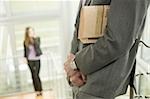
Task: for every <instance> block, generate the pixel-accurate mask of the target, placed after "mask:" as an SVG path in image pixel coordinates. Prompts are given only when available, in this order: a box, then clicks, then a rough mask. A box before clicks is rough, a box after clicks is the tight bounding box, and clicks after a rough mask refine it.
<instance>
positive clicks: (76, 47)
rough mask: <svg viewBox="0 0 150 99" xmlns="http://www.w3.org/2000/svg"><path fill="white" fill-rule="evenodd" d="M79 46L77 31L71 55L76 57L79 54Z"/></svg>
mask: <svg viewBox="0 0 150 99" xmlns="http://www.w3.org/2000/svg"><path fill="white" fill-rule="evenodd" d="M78 46H79V40H78V36H77V31H76V29H75V31H74V35H73V39H72V42H71V53H72V54H74V55H75V54H76V53H77V51H78Z"/></svg>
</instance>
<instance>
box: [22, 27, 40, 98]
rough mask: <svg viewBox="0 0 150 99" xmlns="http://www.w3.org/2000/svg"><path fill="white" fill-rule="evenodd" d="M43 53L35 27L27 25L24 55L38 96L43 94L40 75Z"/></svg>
mask: <svg viewBox="0 0 150 99" xmlns="http://www.w3.org/2000/svg"><path fill="white" fill-rule="evenodd" d="M41 55H42V51H41V48H40V38H39V37H36V35H35V32H34V29H33V28H32V27H27V28H26V29H25V38H24V57H25V59H26V60H27V62H28V66H29V68H30V71H31V74H32V80H33V85H34V89H35V91H36V93H37V96H41V95H42V84H41V80H40V77H39V72H40V66H41V62H40V56H41Z"/></svg>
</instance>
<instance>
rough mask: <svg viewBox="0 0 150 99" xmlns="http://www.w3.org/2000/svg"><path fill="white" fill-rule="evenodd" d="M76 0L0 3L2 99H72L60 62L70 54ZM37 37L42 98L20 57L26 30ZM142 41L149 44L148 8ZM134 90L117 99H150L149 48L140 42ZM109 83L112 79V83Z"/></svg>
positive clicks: (18, 0)
mask: <svg viewBox="0 0 150 99" xmlns="http://www.w3.org/2000/svg"><path fill="white" fill-rule="evenodd" d="M79 1H80V0H0V99H73V98H72V96H73V94H72V88H71V87H70V85H69V84H68V81H67V75H66V73H65V70H64V66H63V65H64V62H65V60H66V58H67V54H68V53H69V52H70V46H71V41H72V38H73V33H74V24H75V20H76V16H77V12H78V5H79ZM28 26H31V27H33V28H34V31H35V33H36V35H37V36H38V37H40V39H41V49H42V52H43V54H42V55H41V57H40V59H41V68H40V74H39V75H40V78H41V82H42V87H43V90H42V95H40V96H37V95H36V92H35V91H34V87H33V83H32V76H31V72H30V69H29V67H28V64H27V63H26V60H25V58H24V45H23V42H24V36H25V28H26V27H28ZM142 41H144V42H145V43H146V44H148V45H150V7H149V9H148V11H147V17H146V22H145V27H144V31H143V35H142ZM136 60H137V64H136V74H135V81H136V84H135V85H136V89H137V94H134V95H133V98H132V96H131V95H132V93H133V92H132V91H131V89H130V87H128V91H127V93H126V94H125V95H123V96H120V97H117V98H116V99H150V49H149V48H146V47H145V46H144V45H143V44H139V49H138V53H137V56H136ZM112 82H113V81H112Z"/></svg>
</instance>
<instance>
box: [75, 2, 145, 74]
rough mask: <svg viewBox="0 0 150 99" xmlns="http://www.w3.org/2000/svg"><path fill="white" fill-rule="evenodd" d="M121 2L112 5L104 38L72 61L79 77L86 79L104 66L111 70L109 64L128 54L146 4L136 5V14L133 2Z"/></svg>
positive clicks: (79, 53) (78, 54) (86, 48)
mask: <svg viewBox="0 0 150 99" xmlns="http://www.w3.org/2000/svg"><path fill="white" fill-rule="evenodd" d="M124 2H125V1H124ZM124 2H122V1H117V0H116V1H115V0H114V1H112V3H111V9H110V13H109V16H108V25H107V28H106V32H105V34H104V36H103V37H101V38H99V39H98V41H97V42H96V43H95V44H91V45H89V46H87V47H85V48H84V49H83V50H81V51H80V52H78V53H77V54H76V58H75V60H74V61H75V63H76V65H77V67H78V68H79V70H80V71H81V72H82V73H83V74H85V75H88V74H91V73H94V72H96V71H99V70H101V69H102V68H104V67H106V66H108V65H109V66H111V65H110V64H111V63H113V62H115V61H116V60H117V59H118V58H119V57H121V56H122V55H124V54H126V53H129V51H130V49H131V47H132V45H133V43H134V41H135V39H136V35H137V34H138V33H136V30H138V28H139V26H140V24H141V22H142V20H143V16H144V14H145V12H146V11H145V10H146V9H145V6H143V5H147V4H146V3H145V2H143V1H140V3H139V5H138V6H139V8H140V10H139V9H138V10H137V9H134V8H135V7H134V6H136V3H135V1H134V2H131V3H130V2H125V3H124ZM116 5H117V6H116ZM135 13H137V14H135ZM122 16H124V17H122ZM135 18H136V20H134V19H135ZM135 21H136V22H135ZM135 27H136V28H135Z"/></svg>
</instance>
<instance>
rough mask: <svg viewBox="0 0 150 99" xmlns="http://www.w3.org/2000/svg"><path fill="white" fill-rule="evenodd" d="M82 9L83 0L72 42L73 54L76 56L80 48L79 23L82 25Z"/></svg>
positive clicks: (79, 8)
mask: <svg viewBox="0 0 150 99" xmlns="http://www.w3.org/2000/svg"><path fill="white" fill-rule="evenodd" d="M81 8H82V0H80V2H79V7H78V13H77V17H76V21H75V25H74V27H75V30H74V35H73V39H72V42H71V53H72V54H74V55H75V54H76V53H77V52H78V46H79V39H78V28H79V23H80V11H81Z"/></svg>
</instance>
